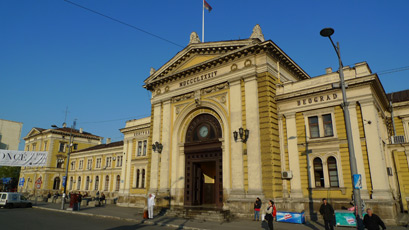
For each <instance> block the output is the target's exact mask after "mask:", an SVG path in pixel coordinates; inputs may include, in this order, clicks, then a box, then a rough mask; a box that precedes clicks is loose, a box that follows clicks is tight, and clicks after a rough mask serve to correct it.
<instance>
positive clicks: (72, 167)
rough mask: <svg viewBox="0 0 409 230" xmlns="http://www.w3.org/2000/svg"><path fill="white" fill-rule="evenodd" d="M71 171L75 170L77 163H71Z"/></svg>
mask: <svg viewBox="0 0 409 230" xmlns="http://www.w3.org/2000/svg"><path fill="white" fill-rule="evenodd" d="M71 170H75V161H71Z"/></svg>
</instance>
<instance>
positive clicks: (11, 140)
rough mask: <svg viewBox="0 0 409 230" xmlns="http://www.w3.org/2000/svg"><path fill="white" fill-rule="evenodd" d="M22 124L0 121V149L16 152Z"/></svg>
mask: <svg viewBox="0 0 409 230" xmlns="http://www.w3.org/2000/svg"><path fill="white" fill-rule="evenodd" d="M22 128H23V123H21V122H16V121H8V120H4V119H0V149H6V150H18V145H19V144H20V136H21V129H22Z"/></svg>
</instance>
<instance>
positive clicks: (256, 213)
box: [254, 197, 261, 221]
mask: <svg viewBox="0 0 409 230" xmlns="http://www.w3.org/2000/svg"><path fill="white" fill-rule="evenodd" d="M260 208H261V200H260V198H258V197H257V199H256V202H254V221H259V220H260Z"/></svg>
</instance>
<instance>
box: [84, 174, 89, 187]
mask: <svg viewBox="0 0 409 230" xmlns="http://www.w3.org/2000/svg"><path fill="white" fill-rule="evenodd" d="M85 190H89V176H87V179H85Z"/></svg>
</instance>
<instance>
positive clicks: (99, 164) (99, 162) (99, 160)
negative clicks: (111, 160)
mask: <svg viewBox="0 0 409 230" xmlns="http://www.w3.org/2000/svg"><path fill="white" fill-rule="evenodd" d="M101 161H102V160H101V158H98V159H97V165H96V166H95V167H96V168H101Z"/></svg>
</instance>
